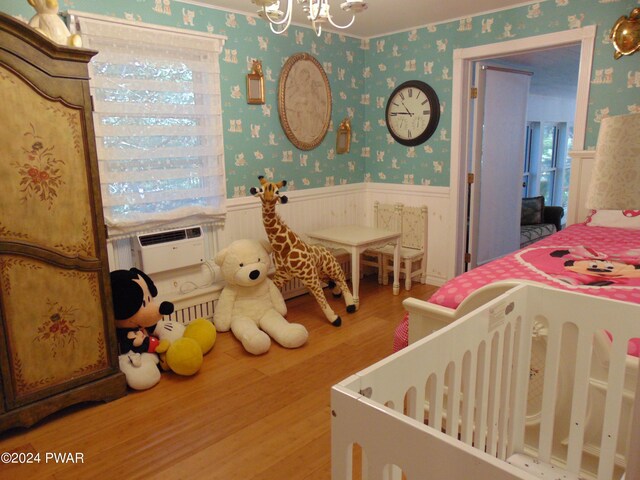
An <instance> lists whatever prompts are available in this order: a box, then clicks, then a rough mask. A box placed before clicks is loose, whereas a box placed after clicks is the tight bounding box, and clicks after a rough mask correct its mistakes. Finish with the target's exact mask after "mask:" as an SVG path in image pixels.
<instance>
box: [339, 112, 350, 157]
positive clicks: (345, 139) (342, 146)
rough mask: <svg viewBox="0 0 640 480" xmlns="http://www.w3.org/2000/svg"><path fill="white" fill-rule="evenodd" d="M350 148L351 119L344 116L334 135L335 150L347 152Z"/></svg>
mask: <svg viewBox="0 0 640 480" xmlns="http://www.w3.org/2000/svg"><path fill="white" fill-rule="evenodd" d="M350 149H351V121H350V120H349V117H347V118H345V119H344V120H343V121H342V122H340V125H339V126H338V134H337V136H336V151H337V152H338V153H349V150H350Z"/></svg>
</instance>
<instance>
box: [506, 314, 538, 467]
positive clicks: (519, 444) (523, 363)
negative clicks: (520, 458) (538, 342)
mask: <svg viewBox="0 0 640 480" xmlns="http://www.w3.org/2000/svg"><path fill="white" fill-rule="evenodd" d="M531 342H532V337H531V326H530V324H529V323H527V324H526V327H525V326H524V325H523V322H522V320H521V319H518V320H516V322H515V329H514V339H513V345H514V352H513V359H514V360H513V361H514V366H513V372H514V373H513V374H514V376H515V377H514V381H513V384H512V388H511V398H510V405H511V412H512V414H511V419H510V425H509V438H510V439H511V441H510V442H509V444H508V445H507V452H506V456H507V458H509V457H510V456H511V455H513V454H514V453H515V452H522V451H524V435H525V429H524V425H525V417H526V412H527V405H526V402H523V401H521V400H522V397H521V392H523V391H527V392H528V390H529V389H528V385H529V375H530V374H531Z"/></svg>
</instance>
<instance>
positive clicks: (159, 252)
mask: <svg viewBox="0 0 640 480" xmlns="http://www.w3.org/2000/svg"><path fill="white" fill-rule="evenodd" d="M134 251H135V253H136V255H137V259H138V263H139V265H140V268H141V269H142V270H143V271H144V272H145V273H147V274H151V273H158V272H166V271H169V270H175V269H177V268H182V267H189V266H191V265H197V264H199V263H203V262H204V260H205V248H204V237H203V235H202V227H200V226H197V227H187V228H177V229H173V230H164V231H161V232H155V233H146V234H142V235H137V237H136V238H135V241H134Z"/></svg>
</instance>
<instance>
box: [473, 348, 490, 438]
mask: <svg viewBox="0 0 640 480" xmlns="http://www.w3.org/2000/svg"><path fill="white" fill-rule="evenodd" d="M490 354H491V349H490V348H488V347H487V342H484V341H483V342H481V343H480V348H479V349H478V372H479V373H480V375H479V378H478V379H477V383H476V404H477V405H478V408H477V409H476V421H475V423H476V429H475V444H476V445H477V446H478V447H477V448H478V450H484V449H485V447H486V444H487V436H486V430H487V409H488V403H489V367H490V363H491V362H490V361H489V356H490Z"/></svg>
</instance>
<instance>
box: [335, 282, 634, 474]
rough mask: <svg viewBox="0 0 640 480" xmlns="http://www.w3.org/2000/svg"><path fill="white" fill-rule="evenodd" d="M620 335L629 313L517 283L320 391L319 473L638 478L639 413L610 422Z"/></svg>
mask: <svg viewBox="0 0 640 480" xmlns="http://www.w3.org/2000/svg"><path fill="white" fill-rule="evenodd" d="M541 329H543V330H544V333H545V348H544V349H538V351H537V352H534V355H542V356H543V359H542V362H541V363H540V364H541V365H543V372H542V379H541V378H540V377H538V378H537V380H538V381H537V382H536V383H537V388H539V389H540V391H539V392H532V391H531V392H530V391H529V390H533V388H532V387H530V384H531V385H532V384H533V383H534V382H530V381H529V379H530V377H531V378H533V377H535V376H536V375H538V374H540V372H537V371H533V370H532V367H531V359H532V349H533V350H536V337H537V336H538V335H539V332H540V330H541ZM604 329H606V330H607V331H608V332H609V333H610V334H611V335H612V337H613V341H612V342H609V341H608V339H607V338H606V337H605V336H604V335H603V333H602V332H603V330H604ZM634 337H640V306H638V305H635V304H630V303H623V302H616V301H612V300H607V299H602V298H597V297H592V296H587V295H582V294H577V293H572V292H566V291H560V290H556V289H552V288H549V287H541V286H536V285H520V286H517V287H515V288H513V289H511V290H509V291H508V292H506V293H504V294H503V295H500V296H499V297H497V298H496V299H494V300H492V301H491V302H489V303H487V304H486V305H484V306H482V307H480V308H478V309H477V310H475V311H473V312H471V313H469V314H467V315H465V316H464V317H462V318H461V319H459V320H457V321H456V322H454V323H452V324H451V325H449V326H446V327H444V328H442V329H441V330H439V331H437V332H435V333H433V334H432V335H430V336H428V337H427V338H424V339H421V340H419V341H417V342H416V343H414V344H412V345H410V346H409V347H407V348H405V349H404V350H402V351H400V352H398V353H396V354H394V355H392V356H390V357H388V358H386V359H384V360H382V361H381V362H378V363H377V364H375V365H373V366H371V367H369V368H367V369H365V370H363V371H361V372H359V373H357V374H356V375H353V376H352V377H350V378H348V379H346V380H344V381H343V382H341V383H339V384H338V385H335V386H334V387H333V389H332V396H331V409H332V478H333V480H342V479H352V478H367V479H371V480H378V479H380V480H382V479H385V480H387V479H401V478H406V479H408V480H412V479H418V480H423V479H430V480H431V479H442V480H466V479H470V478H472V479H474V480H483V479H486V480H500V479H516V478H518V479H534V478H545V479H555V478H558V479H578V478H594V479H598V480H611V479H619V478H620V477H621V476H622V474H623V473H624V471H625V470H626V480H631V479H634V480H635V479H640V465H638V463H640V462H638V460H637V458H636V457H638V452H640V411H639V410H640V407H637V408H636V409H635V410H636V411H635V419H634V420H633V421H634V422H635V423H631V425H629V424H628V423H629V422H623V424H621V422H620V418H621V410H623V409H625V408H628V409H632V408H633V402H634V400H633V399H634V396H635V391H636V384H637V382H638V381H637V378H636V377H635V375H636V372H637V371H638V365H637V359H636V358H634V359H633V360H630V359H629V358H628V356H627V355H626V349H627V342H628V340H629V339H630V338H634ZM603 339H604V340H603ZM603 357H605V358H603ZM594 371H597V372H598V373H597V375H599V376H604V377H605V378H604V379H603V381H605V382H606V383H605V384H606V385H607V389H606V391H605V392H602V391H600V392H599V393H598V390H597V388H594V386H593V375H594ZM603 371H604V373H603ZM534 393H536V394H539V399H540V400H539V407H540V408H539V409H538V410H537V411H536V413H535V414H534V415H532V414H531V412H530V411H528V410H530V409H531V401H530V397H531V395H533V394H534ZM598 395H599V397H598ZM596 397H598V398H596ZM638 398H640V396H638ZM624 416H625V418H634V414H633V413H632V412H629V414H628V416H626V415H624ZM594 436H595V437H598V438H595V439H594ZM594 442H595V443H597V445H596V446H595V448H596V451H597V454H594V453H593V451H590V450H589V448H588V444H591V443H594ZM620 445H624V446H625V449H626V446H627V445H629V447H628V448H629V451H630V452H636V454H635V455H627V452H620V451H617V450H619V448H620ZM627 459H628V461H627ZM545 469H546V470H545ZM541 470H543V471H544V472H543V473H540V471H541ZM354 472H355V473H354Z"/></svg>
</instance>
